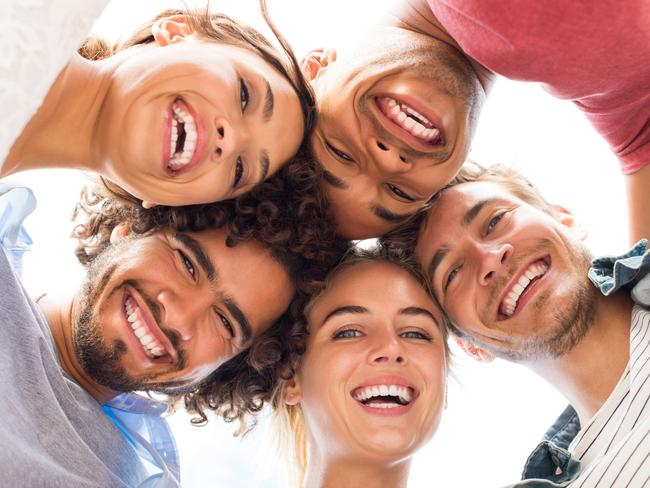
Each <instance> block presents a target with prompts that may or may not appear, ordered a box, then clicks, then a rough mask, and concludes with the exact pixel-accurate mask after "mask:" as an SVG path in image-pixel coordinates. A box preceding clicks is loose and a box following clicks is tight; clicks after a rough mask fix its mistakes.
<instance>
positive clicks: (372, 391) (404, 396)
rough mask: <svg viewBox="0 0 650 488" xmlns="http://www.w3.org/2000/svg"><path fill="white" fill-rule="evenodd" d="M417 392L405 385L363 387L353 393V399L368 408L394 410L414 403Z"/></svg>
mask: <svg viewBox="0 0 650 488" xmlns="http://www.w3.org/2000/svg"><path fill="white" fill-rule="evenodd" d="M414 396H415V390H414V389H413V388H411V387H409V386H403V385H390V384H384V385H372V386H361V387H359V388H355V389H354V390H353V391H352V398H354V399H355V400H356V401H358V402H360V403H362V404H363V405H365V406H366V407H371V408H379V409H392V408H399V407H404V406H405V405H408V404H410V403H411V401H413V399H414Z"/></svg>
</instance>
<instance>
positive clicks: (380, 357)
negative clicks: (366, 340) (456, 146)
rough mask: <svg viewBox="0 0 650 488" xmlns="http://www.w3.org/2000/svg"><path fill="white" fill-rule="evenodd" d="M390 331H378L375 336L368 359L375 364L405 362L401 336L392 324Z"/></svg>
mask: <svg viewBox="0 0 650 488" xmlns="http://www.w3.org/2000/svg"><path fill="white" fill-rule="evenodd" d="M390 329H391V330H390V331H385V332H382V333H378V334H377V335H376V337H375V338H374V341H373V342H374V343H373V345H372V349H371V351H370V354H369V356H368V361H369V362H370V363H371V364H374V365H389V364H405V363H406V355H405V353H404V349H403V346H402V343H401V342H400V338H399V337H398V336H397V335H396V334H395V331H394V330H393V327H392V325H391V326H390Z"/></svg>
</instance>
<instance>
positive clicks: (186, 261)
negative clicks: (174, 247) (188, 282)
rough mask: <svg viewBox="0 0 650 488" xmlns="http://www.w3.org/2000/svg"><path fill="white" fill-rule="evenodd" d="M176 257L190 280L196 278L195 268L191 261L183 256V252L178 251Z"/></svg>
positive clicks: (185, 255)
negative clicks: (177, 256)
mask: <svg viewBox="0 0 650 488" xmlns="http://www.w3.org/2000/svg"><path fill="white" fill-rule="evenodd" d="M178 255H179V256H180V258H181V261H182V263H183V266H185V269H186V270H187V272H188V273H189V274H190V276H191V277H192V278H196V268H195V267H194V264H193V263H192V260H191V259H190V258H188V257H187V254H185V253H184V252H183V251H181V250H180V249H178Z"/></svg>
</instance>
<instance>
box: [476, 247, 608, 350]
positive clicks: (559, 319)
mask: <svg viewBox="0 0 650 488" xmlns="http://www.w3.org/2000/svg"><path fill="white" fill-rule="evenodd" d="M569 249H571V250H572V251H573V255H572V257H571V261H572V262H573V263H574V272H573V274H574V275H575V276H576V279H575V280H574V283H573V287H572V288H571V289H570V291H569V293H568V296H567V299H566V300H565V302H564V303H563V304H561V306H557V307H554V310H553V312H552V313H551V314H549V315H548V316H545V317H544V316H542V317H540V319H539V320H542V321H544V323H543V324H535V325H537V326H539V325H543V327H535V328H534V330H540V329H541V330H544V332H543V333H534V334H531V336H530V337H528V338H527V339H525V340H523V341H519V342H517V343H516V346H515V347H512V346H511V347H499V346H495V345H494V344H485V343H480V342H477V341H475V342H476V344H477V345H478V346H480V347H481V348H483V349H485V350H486V351H489V352H491V353H492V354H494V355H495V356H496V357H499V358H501V359H505V360H507V361H513V362H527V361H535V360H541V359H556V358H559V357H561V356H564V355H565V354H567V353H568V352H570V351H571V350H573V348H574V347H575V346H576V345H577V344H579V343H580V341H581V340H582V339H583V338H584V337H585V335H586V334H587V332H589V329H590V328H591V325H592V324H593V322H594V319H595V314H596V312H595V310H596V301H597V298H598V295H599V291H598V290H597V289H596V287H594V286H593V285H592V284H591V283H590V282H589V280H588V279H587V271H588V270H589V266H590V264H591V259H592V256H591V254H590V253H589V251H588V250H587V249H586V248H585V247H584V246H583V245H582V244H581V243H576V244H573V245H571V246H570V247H569ZM539 251H540V249H537V250H536V251H535V252H536V253H539ZM500 289H502V288H501V287H495V290H500ZM546 302H548V294H547V293H546V294H541V295H540V296H539V297H538V300H537V301H536V302H535V303H531V304H530V305H532V306H533V307H535V308H536V309H537V310H540V311H541V310H542V309H543V305H544V303H546ZM547 308H548V307H547Z"/></svg>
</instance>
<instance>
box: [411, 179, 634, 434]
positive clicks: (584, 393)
mask: <svg viewBox="0 0 650 488" xmlns="http://www.w3.org/2000/svg"><path fill="white" fill-rule="evenodd" d="M584 237H585V233H584V231H583V230H582V229H581V228H580V227H579V225H577V223H576V221H575V219H574V218H573V216H572V215H571V214H570V213H569V212H568V211H567V210H566V209H563V208H562V207H558V206H554V207H552V208H549V209H547V211H546V212H545V211H542V210H541V209H539V208H537V207H534V206H532V205H530V204H528V203H526V201H524V200H522V199H521V198H519V197H517V196H516V195H515V194H513V193H512V192H510V191H509V190H508V189H507V188H506V187H504V186H502V185H501V184H499V183H494V182H473V183H464V184H461V185H457V186H454V187H452V188H449V189H447V190H445V191H444V192H443V193H442V195H441V197H440V200H439V201H437V202H436V203H435V204H434V206H433V207H432V209H431V210H430V211H429V214H428V215H427V218H426V221H425V224H424V226H423V228H422V229H421V231H420V235H419V237H418V243H417V248H416V254H417V256H418V259H419V260H420V263H421V264H422V266H423V267H424V268H425V270H426V271H427V273H428V277H429V279H430V280H431V284H432V287H433V289H434V292H435V295H436V297H437V298H438V300H439V301H440V302H441V305H442V307H443V308H444V310H445V311H446V312H447V314H448V315H449V318H450V320H451V321H452V323H453V324H454V325H455V327H456V328H457V329H458V330H459V331H460V332H461V333H462V337H461V338H460V339H459V344H460V345H461V347H463V349H465V351H466V352H468V353H469V354H470V355H472V356H473V357H475V358H476V359H478V360H481V361H490V360H492V359H493V358H494V357H495V356H498V357H502V358H504V359H508V360H514V361H517V362H519V363H521V364H524V365H525V366H527V367H528V368H530V369H531V370H533V371H535V372H536V373H538V374H539V375H541V376H542V377H544V378H545V379H546V380H547V381H549V383H551V384H552V385H554V386H555V387H556V388H557V389H558V390H559V391H560V392H561V393H563V394H564V395H565V396H566V397H567V399H568V400H569V401H570V402H571V404H572V405H573V406H574V408H575V409H576V411H577V412H578V415H579V417H580V419H581V421H583V422H584V421H586V420H588V419H590V418H591V417H592V416H593V415H594V414H595V413H596V411H597V410H598V408H600V406H601V405H602V404H603V403H604V401H605V400H606V399H607V397H608V396H609V394H610V393H611V391H612V390H613V388H614V386H615V385H616V383H617V382H618V379H619V378H620V376H621V374H622V372H623V370H624V369H625V365H626V364H627V361H628V359H629V324H630V317H631V307H632V304H631V300H630V298H629V296H628V294H627V293H617V294H614V295H613V296H611V297H604V296H603V295H601V294H600V293H599V292H598V290H597V289H596V288H595V287H594V286H593V285H591V283H590V282H589V281H588V278H587V271H588V267H589V263H590V255H589V253H588V251H587V250H586V248H585V247H584V244H583V243H582V239H583V238H584ZM540 262H542V263H544V266H543V267H542V268H541V269H543V273H542V272H541V271H540V268H536V267H537V266H538V264H539V263H540ZM534 269H537V271H538V274H539V276H536V277H535V278H534V279H533V280H531V281H530V283H528V284H526V285H525V289H524V290H523V291H522V292H521V293H520V295H519V297H518V299H517V302H516V307H515V308H514V310H510V311H509V310H508V307H507V304H506V297H507V296H508V294H509V292H510V291H511V290H514V286H515V285H514V284H515V283H517V282H518V281H519V279H520V277H521V276H524V275H526V273H527V272H528V271H529V270H534Z"/></svg>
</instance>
